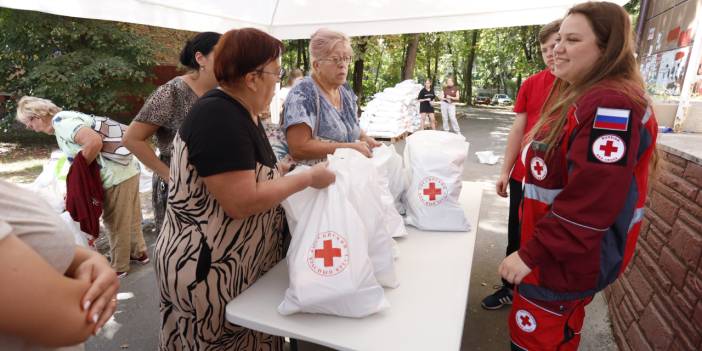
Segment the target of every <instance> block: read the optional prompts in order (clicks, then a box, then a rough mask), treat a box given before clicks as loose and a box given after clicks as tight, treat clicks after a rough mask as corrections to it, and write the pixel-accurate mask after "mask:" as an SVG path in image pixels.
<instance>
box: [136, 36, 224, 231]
mask: <svg viewBox="0 0 702 351" xmlns="http://www.w3.org/2000/svg"><path fill="white" fill-rule="evenodd" d="M219 37H220V34H219V33H214V32H203V33H200V34H197V35H195V36H194V37H192V38H191V39H190V40H188V41H187V42H186V43H185V46H184V47H183V49H182V50H181V52H180V64H181V65H183V66H184V67H186V68H187V69H189V72H188V73H186V74H184V75H182V76H178V77H175V78H173V79H171V80H169V81H168V82H166V83H165V84H163V85H161V86H160V87H158V88H157V89H156V91H154V92H153V93H152V94H151V96H149V98H148V99H147V100H146V102H145V103H144V106H142V108H141V110H140V111H139V113H138V114H137V115H136V117H134V119H133V120H132V123H131V124H130V125H129V128H127V132H126V133H125V134H124V137H123V143H124V146H126V147H127V149H129V151H131V152H132V153H134V155H135V156H136V157H137V158H138V159H139V160H140V161H141V162H142V163H144V165H146V167H149V168H150V169H152V170H153V171H154V174H153V181H152V184H153V186H152V189H153V190H152V193H151V202H152V204H153V209H154V222H155V225H156V230H157V231H158V230H161V225H162V224H163V215H164V213H165V212H166V196H167V195H168V168H169V166H170V164H171V143H172V142H173V137H174V136H175V134H176V132H177V131H178V128H180V125H181V123H183V119H185V116H186V115H187V114H188V112H190V108H191V107H192V106H193V104H195V101H197V99H198V98H199V97H200V96H202V95H203V94H205V93H206V92H207V91H209V90H212V89H214V88H215V87H216V86H217V80H216V79H215V77H214V73H213V68H212V65H213V62H214V58H213V54H212V50H213V49H214V46H215V44H216V43H217V40H219ZM154 135H156V146H157V148H158V153H159V154H158V155H157V154H156V153H155V152H154V150H153V148H152V147H151V144H150V141H151V138H152V137H153V136H154Z"/></svg>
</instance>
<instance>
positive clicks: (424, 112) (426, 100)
mask: <svg viewBox="0 0 702 351" xmlns="http://www.w3.org/2000/svg"><path fill="white" fill-rule="evenodd" d="M434 99H436V96H435V95H434V89H432V87H431V79H427V80H425V81H424V87H423V88H422V90H420V91H419V96H417V100H419V116H420V123H421V126H420V129H421V130H424V125H425V123H424V122H425V121H427V122H429V125H431V129H436V119H434V107H433V106H432V105H431V102H432V101H434Z"/></svg>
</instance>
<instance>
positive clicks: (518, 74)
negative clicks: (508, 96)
mask: <svg viewBox="0 0 702 351" xmlns="http://www.w3.org/2000/svg"><path fill="white" fill-rule="evenodd" d="M521 87H522V72H519V73H517V90H516V91H515V92H514V98H515V100H516V99H517V94H519V89H520V88H521Z"/></svg>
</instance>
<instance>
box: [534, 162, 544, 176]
mask: <svg viewBox="0 0 702 351" xmlns="http://www.w3.org/2000/svg"><path fill="white" fill-rule="evenodd" d="M534 170H535V171H536V174H538V175H541V172H543V170H544V165H542V164H541V163H540V162H536V165H534Z"/></svg>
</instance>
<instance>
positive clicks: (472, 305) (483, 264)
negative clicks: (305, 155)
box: [86, 108, 616, 351]
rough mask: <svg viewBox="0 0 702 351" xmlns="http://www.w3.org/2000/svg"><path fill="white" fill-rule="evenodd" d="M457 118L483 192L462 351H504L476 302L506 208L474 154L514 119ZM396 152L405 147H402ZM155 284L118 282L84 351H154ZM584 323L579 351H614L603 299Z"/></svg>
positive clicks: (473, 114) (497, 247)
mask: <svg viewBox="0 0 702 351" xmlns="http://www.w3.org/2000/svg"><path fill="white" fill-rule="evenodd" d="M459 118H460V120H459V123H460V125H461V131H462V133H463V134H464V135H465V136H466V138H467V139H468V141H469V142H470V143H471V145H470V153H469V158H468V160H467V162H466V166H465V170H464V174H463V178H464V179H465V180H469V181H476V182H480V183H481V184H482V185H483V187H484V189H485V191H484V192H483V200H482V207H481V211H480V224H479V227H478V237H477V240H476V246H475V255H474V261H473V269H472V274H471V277H466V279H470V293H469V298H468V309H467V311H466V320H465V325H464V334H463V345H462V347H461V349H462V350H506V349H508V340H509V339H508V333H507V329H506V323H507V321H506V318H507V314H508V310H507V309H503V310H500V311H485V310H483V309H482V308H481V307H480V300H481V299H482V298H483V297H484V296H486V295H487V294H490V293H492V292H493V291H494V290H493V285H495V284H498V283H499V279H498V277H497V273H496V270H497V265H498V264H499V262H500V261H501V259H502V258H503V257H504V250H505V246H506V241H507V234H506V233H507V209H508V202H507V200H506V199H503V198H500V197H498V196H497V195H495V191H494V182H495V180H496V179H497V176H498V173H499V167H500V166H499V164H498V165H483V164H480V163H479V162H478V160H477V158H476V156H475V152H476V151H485V150H492V151H494V152H495V153H496V154H498V155H502V153H503V150H504V146H505V142H506V138H507V134H508V133H509V128H510V126H511V124H512V118H513V114H512V113H510V112H509V111H508V110H505V109H496V108H479V109H461V108H459ZM398 146H399V147H400V148H402V147H404V145H403V143H402V142H401V143H398ZM142 199H143V200H142V201H143V202H144V203H143V206H144V207H145V212H146V213H145V216H146V218H147V221H148V219H149V217H150V216H151V211H150V210H149V207H150V204H148V202H149V197H148V196H142ZM145 237H146V241H147V244H148V245H149V247H150V248H153V244H154V242H155V238H156V233H155V231H154V230H153V228H152V226H150V225H147V226H146V227H145ZM154 279H155V277H154V270H153V266H152V265H146V266H140V267H137V266H134V267H133V270H132V272H131V273H130V274H129V276H127V277H126V278H125V279H123V280H122V287H121V289H120V291H121V293H120V295H119V299H120V302H119V307H118V312H117V313H116V314H115V317H114V318H113V320H111V321H110V322H109V323H108V325H107V326H106V327H105V328H104V329H103V331H102V332H101V333H100V334H99V335H98V336H97V337H94V338H92V339H91V340H89V342H88V343H87V345H86V350H89V351H90V350H155V349H156V345H157V336H158V330H159V319H158V289H157V286H156V284H155V282H154ZM417 322H418V323H419V322H421V321H417ZM585 323H586V326H585V330H584V331H583V339H582V343H581V348H580V349H581V350H616V345H615V343H614V342H613V339H612V335H611V328H610V325H609V318H608V315H607V308H606V304H605V302H604V300H603V299H602V298H601V296H599V295H598V297H597V298H596V299H595V300H594V301H593V303H591V304H590V306H589V308H588V318H587V320H586V322H585ZM432 327H435V328H440V327H441V326H432ZM324 349H325V348H322V347H317V346H314V345H308V344H304V345H301V346H300V350H305V351H310V350H324Z"/></svg>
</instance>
